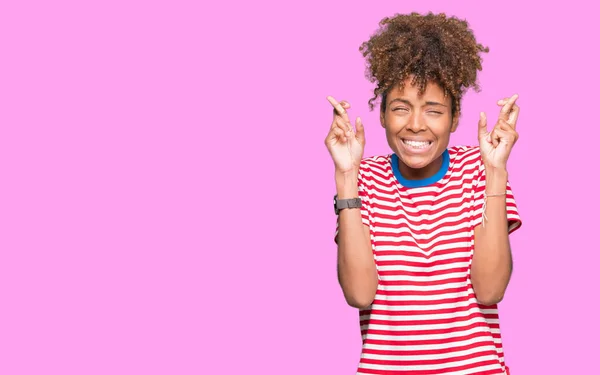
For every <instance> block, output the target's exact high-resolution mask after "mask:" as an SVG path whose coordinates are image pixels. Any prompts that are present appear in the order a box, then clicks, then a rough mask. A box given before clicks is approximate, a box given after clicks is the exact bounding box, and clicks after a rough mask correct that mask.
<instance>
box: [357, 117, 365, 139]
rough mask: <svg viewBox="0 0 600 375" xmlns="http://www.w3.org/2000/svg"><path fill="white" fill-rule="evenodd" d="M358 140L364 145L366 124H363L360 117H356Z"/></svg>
mask: <svg viewBox="0 0 600 375" xmlns="http://www.w3.org/2000/svg"><path fill="white" fill-rule="evenodd" d="M356 140H357V141H358V143H360V144H361V145H362V146H364V145H365V126H364V125H363V123H362V120H361V119H360V117H357V118H356Z"/></svg>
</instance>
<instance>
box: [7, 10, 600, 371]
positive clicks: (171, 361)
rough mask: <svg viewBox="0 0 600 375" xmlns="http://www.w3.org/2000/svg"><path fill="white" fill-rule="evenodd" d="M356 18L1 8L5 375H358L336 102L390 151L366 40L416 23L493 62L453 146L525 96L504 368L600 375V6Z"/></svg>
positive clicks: (370, 142)
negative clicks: (483, 49) (479, 47)
mask: <svg viewBox="0 0 600 375" xmlns="http://www.w3.org/2000/svg"><path fill="white" fill-rule="evenodd" d="M200 4H202V5H200ZM360 4H361V5H355V4H354V3H350V2H323V3H320V2H292V3H289V2H275V1H273V2H270V3H269V2H257V1H254V2H241V1H239V2H237V3H233V2H210V3H207V2H205V3H202V2H196V1H164V0H163V1H130V0H128V1H114V0H111V1H97V0H96V1H85V2H82V1H64V0H59V1H53V2H43V1H18V2H17V1H13V2H8V1H5V2H3V3H2V5H0V51H1V55H0V56H1V57H0V373H1V374H6V375H13V374H14V375H20V374H42V375H43V374H61V375H70V374H147V375H150V374H290V375H292V374H352V373H354V371H355V369H356V365H357V362H358V358H359V353H360V335H359V329H358V317H357V314H356V312H355V310H353V309H352V308H350V307H348V306H347V305H346V304H345V302H344V300H343V297H342V294H341V292H340V290H339V287H338V285H337V281H336V275H335V256H336V249H335V246H334V243H333V233H334V226H335V217H334V214H333V209H332V195H333V193H334V183H333V165H332V162H331V161H330V158H329V156H328V154H327V151H326V149H325V147H324V145H323V139H324V137H325V135H326V133H327V130H328V127H329V125H330V121H331V107H330V106H329V104H328V102H327V101H326V99H325V97H326V96H327V95H333V96H334V97H336V98H338V99H346V100H348V101H349V102H350V103H351V104H352V109H351V111H350V114H351V116H352V118H353V119H354V118H355V117H356V116H357V115H360V116H362V118H363V119H364V123H365V124H366V135H367V148H366V155H367V156H368V155H374V154H382V153H388V152H389V150H388V147H387V144H386V141H385V137H384V132H383V130H382V129H381V127H380V126H379V124H378V119H377V112H376V111H375V112H369V111H368V107H367V100H368V99H369V98H370V96H371V90H372V88H373V86H372V85H371V84H370V83H369V82H367V80H366V79H365V78H364V61H363V58H362V56H361V55H360V53H359V52H358V47H359V45H360V43H362V42H363V41H365V40H367V39H368V37H369V36H370V35H371V33H372V32H374V31H375V29H376V28H377V24H378V22H379V20H380V19H382V18H383V17H385V16H391V15H393V14H395V13H405V12H410V11H413V10H414V11H419V12H426V11H430V10H431V11H434V12H440V11H444V12H446V13H447V14H448V15H456V16H459V17H461V18H466V19H467V20H468V21H469V23H470V25H471V27H472V28H473V29H474V30H475V33H476V36H477V38H478V40H479V41H480V42H481V43H483V44H485V45H487V46H489V47H490V53H489V54H487V55H485V56H484V71H483V73H482V74H481V76H480V83H481V87H482V91H481V92H480V93H470V94H468V95H467V96H466V97H465V99H464V103H463V115H462V117H461V122H460V126H459V130H458V132H457V133H456V134H455V135H453V138H452V140H451V143H452V144H474V143H475V142H476V131H477V130H476V123H477V117H478V113H479V111H481V110H483V111H486V113H488V117H489V118H490V121H492V120H495V118H496V115H497V108H496V105H495V102H496V100H498V99H500V98H502V97H505V96H509V95H511V94H513V93H518V94H520V99H519V102H520V105H521V108H522V112H521V116H520V119H519V124H518V130H519V132H520V134H521V138H520V140H519V142H518V144H517V146H516V148H515V149H514V152H513V155H512V156H511V161H510V170H509V172H510V180H511V183H512V186H513V189H514V192H515V196H516V199H517V203H518V208H519V210H520V213H521V216H522V219H523V221H524V224H523V227H522V228H521V229H520V230H519V231H517V232H516V233H515V234H514V235H513V236H512V246H513V251H514V261H515V273H514V276H513V279H512V282H511V285H510V287H509V290H508V293H507V295H506V298H505V300H504V301H503V302H502V303H501V306H500V310H501V311H500V312H501V321H502V332H503V336H504V343H505V350H506V360H507V363H508V364H509V366H511V369H512V372H513V373H514V374H516V375H519V374H524V375H525V374H596V373H598V372H597V371H598V367H597V348H598V344H597V337H598V336H599V335H600V328H599V324H598V320H597V310H596V309H595V307H594V306H595V303H596V299H597V295H598V293H597V286H598V285H599V281H600V278H599V271H598V261H599V260H600V256H599V254H598V250H599V246H598V242H597V241H596V238H595V235H596V234H597V230H596V223H597V222H598V218H597V212H598V208H599V207H598V192H597V183H596V175H595V174H596V173H597V170H598V168H597V161H596V158H597V152H598V148H597V142H598V138H599V137H600V130H599V123H598V108H599V103H598V95H597V92H598V84H599V83H600V82H599V81H600V80H599V78H598V73H597V69H598V66H599V65H600V59H599V58H598V55H597V53H596V52H597V51H596V45H597V41H596V36H597V35H598V34H599V33H600V27H599V25H598V24H599V23H598V21H597V18H596V14H597V12H596V9H595V7H596V6H590V5H584V4H585V2H583V1H569V2H562V3H556V4H551V3H549V2H545V3H539V4H538V5H534V4H532V3H528V2H525V1H502V2H494V3H485V4H486V5H481V3H479V2H462V1H461V2H458V1H456V2H452V3H450V2H447V1H412V2H408V1H394V2H391V1H383V2H376V3H374V2H366V1H363V2H360Z"/></svg>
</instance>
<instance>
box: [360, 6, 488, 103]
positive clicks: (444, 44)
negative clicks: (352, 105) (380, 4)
mask: <svg viewBox="0 0 600 375" xmlns="http://www.w3.org/2000/svg"><path fill="white" fill-rule="evenodd" d="M379 26H380V27H379V29H378V30H377V31H376V32H375V34H373V35H372V36H371V38H370V39H369V40H368V41H366V42H364V43H363V44H362V45H361V46H360V49H359V50H360V52H361V53H362V55H363V57H365V58H366V60H367V69H366V77H367V79H368V80H369V81H370V82H372V83H377V86H376V88H375V89H374V90H373V94H374V96H373V97H372V98H371V99H370V100H369V108H370V109H371V110H373V107H374V101H375V100H377V98H378V97H379V96H381V99H382V100H381V110H382V111H384V112H385V106H386V96H387V94H388V92H389V90H391V89H392V88H393V87H396V86H397V85H399V87H400V89H403V88H404V81H405V80H406V79H407V78H408V77H409V76H411V75H412V76H413V80H412V84H413V85H416V86H417V87H418V88H419V92H420V93H421V94H422V93H423V92H424V91H425V87H426V86H427V83H429V82H435V83H437V84H438V85H440V87H441V88H442V89H443V90H444V93H445V95H450V98H451V99H452V115H456V114H457V113H459V112H460V101H461V98H462V96H463V94H464V93H465V92H466V91H467V89H469V88H473V89H474V90H475V91H479V90H480V88H479V84H478V82H477V71H481V69H482V68H481V61H482V59H481V56H480V54H481V53H482V52H488V51H489V48H487V47H484V46H482V45H481V44H479V43H477V41H476V40H475V36H474V35H473V32H472V30H471V29H470V28H469V25H468V23H467V22H466V21H464V20H460V19H458V18H456V17H447V16H446V15H445V14H444V13H441V14H433V13H428V14H426V15H421V14H419V13H411V14H397V15H395V16H394V17H386V18H384V19H383V20H381V21H380V22H379Z"/></svg>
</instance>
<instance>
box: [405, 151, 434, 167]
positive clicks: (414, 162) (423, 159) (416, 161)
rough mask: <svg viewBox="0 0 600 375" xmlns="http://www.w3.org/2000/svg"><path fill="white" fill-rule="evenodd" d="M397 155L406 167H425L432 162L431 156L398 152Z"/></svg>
mask: <svg viewBox="0 0 600 375" xmlns="http://www.w3.org/2000/svg"><path fill="white" fill-rule="evenodd" d="M398 156H399V159H400V160H401V161H402V163H404V164H405V165H406V166H407V167H409V168H411V169H421V168H425V167H427V166H428V165H429V164H431V162H432V160H431V157H428V156H425V155H423V156H421V155H419V156H414V155H405V154H403V153H400V154H399V155H398Z"/></svg>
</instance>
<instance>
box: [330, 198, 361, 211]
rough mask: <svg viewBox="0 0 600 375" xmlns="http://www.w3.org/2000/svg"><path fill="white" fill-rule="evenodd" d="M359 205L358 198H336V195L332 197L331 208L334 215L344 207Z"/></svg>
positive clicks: (356, 206)
mask: <svg viewBox="0 0 600 375" xmlns="http://www.w3.org/2000/svg"><path fill="white" fill-rule="evenodd" d="M361 206H362V201H361V200H360V198H351V199H338V198H337V195H335V196H334V197H333V209H334V210H335V214H336V215H339V214H340V211H341V210H343V209H344V208H360V207H361Z"/></svg>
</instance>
